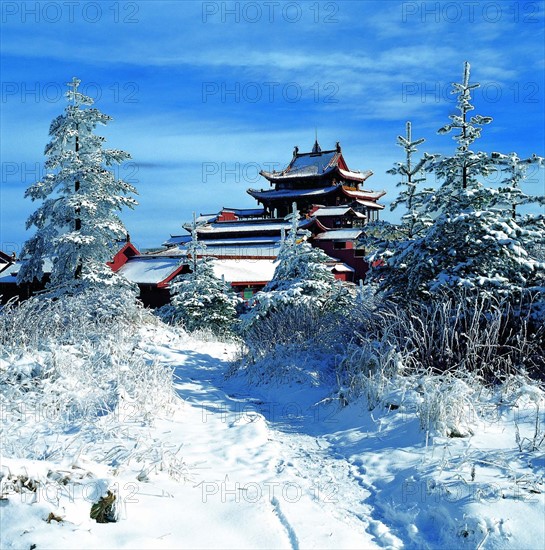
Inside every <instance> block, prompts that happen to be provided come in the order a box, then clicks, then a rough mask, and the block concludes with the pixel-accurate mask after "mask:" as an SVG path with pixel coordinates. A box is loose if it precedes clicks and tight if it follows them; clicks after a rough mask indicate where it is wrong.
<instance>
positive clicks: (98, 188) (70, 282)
mask: <svg viewBox="0 0 545 550" xmlns="http://www.w3.org/2000/svg"><path fill="white" fill-rule="evenodd" d="M79 84H80V80H78V79H77V78H74V79H73V80H72V82H70V83H69V84H68V86H69V91H68V92H67V93H66V97H67V99H68V101H69V105H68V106H67V107H66V109H65V112H64V114H62V115H60V116H58V117H57V118H55V119H54V120H53V122H52V123H51V126H50V129H49V135H50V136H51V141H50V143H49V144H48V145H47V146H46V148H45V155H46V156H47V157H48V160H47V161H46V163H45V167H46V169H47V170H48V173H47V174H46V175H45V176H44V178H43V179H42V180H41V181H38V182H37V183H35V184H33V185H31V186H30V187H29V188H28V189H27V191H26V193H25V197H30V198H31V199H32V200H33V201H42V204H41V205H40V206H39V207H38V209H37V210H36V211H35V212H34V214H32V215H31V216H30V217H29V219H28V221H27V229H29V228H30V227H32V226H34V227H36V232H35V234H34V235H33V236H32V237H31V238H30V239H29V240H28V241H27V242H26V243H25V245H24V247H23V254H22V257H23V265H22V267H21V270H20V271H19V275H18V282H19V283H20V282H24V281H29V282H31V281H33V280H34V279H37V280H41V279H42V277H43V264H44V260H46V259H47V258H49V259H50V260H51V261H52V272H51V279H50V281H49V283H48V287H49V289H50V290H51V291H53V290H55V291H57V292H60V293H67V292H68V293H71V292H75V291H76V290H78V289H79V290H81V289H84V288H89V287H90V286H95V285H97V284H99V285H105V284H107V285H111V284H113V283H119V284H123V283H124V281H123V280H122V278H121V277H120V276H117V275H115V274H114V273H113V272H112V270H111V269H110V268H109V267H108V266H107V265H106V262H107V261H108V260H110V259H111V257H112V254H113V253H115V251H116V246H117V242H118V241H119V240H121V239H125V237H126V235H127V231H126V229H125V227H124V226H123V223H122V222H121V220H120V219H119V217H118V212H119V211H121V210H122V209H123V207H129V208H133V207H134V206H135V205H136V204H137V203H136V201H135V200H134V198H132V197H131V195H132V194H135V193H136V189H135V188H134V187H133V186H132V185H130V184H128V183H127V182H125V181H123V180H121V179H116V177H115V176H114V174H113V173H112V172H111V171H110V170H109V168H110V167H111V166H112V165H114V164H120V163H122V162H124V161H125V160H127V159H130V158H131V157H130V155H129V154H128V153H126V152H124V151H121V150H118V149H103V143H104V138H103V137H100V136H97V135H95V134H94V130H95V128H96V127H97V125H99V124H102V125H106V124H107V123H108V122H109V121H110V120H111V117H109V116H107V115H105V114H103V113H101V112H100V111H99V110H98V109H95V108H84V106H90V105H92V104H93V100H92V99H91V98H90V97H87V96H85V95H83V94H82V93H80V92H79V91H78V86H79Z"/></svg>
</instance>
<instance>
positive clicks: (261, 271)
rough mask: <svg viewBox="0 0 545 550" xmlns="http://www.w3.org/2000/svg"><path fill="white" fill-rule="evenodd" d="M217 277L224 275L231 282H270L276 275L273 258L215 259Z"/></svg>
mask: <svg viewBox="0 0 545 550" xmlns="http://www.w3.org/2000/svg"><path fill="white" fill-rule="evenodd" d="M212 267H213V269H214V274H215V275H216V277H220V278H221V277H222V276H223V277H224V278H225V280H226V281H227V282H229V283H263V282H269V281H270V280H271V279H272V278H273V275H274V270H275V269H276V262H275V261H273V260H213V262H212Z"/></svg>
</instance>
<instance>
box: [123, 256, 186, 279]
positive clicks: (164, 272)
mask: <svg viewBox="0 0 545 550" xmlns="http://www.w3.org/2000/svg"><path fill="white" fill-rule="evenodd" d="M180 265H181V258H180V257H178V258H167V257H164V256H133V257H132V258H130V259H129V260H128V261H127V263H126V264H125V265H123V266H121V268H120V269H119V273H120V274H121V275H123V276H124V277H126V278H127V279H128V280H129V281H131V282H132V283H141V284H157V283H160V282H161V281H164V280H165V279H166V278H168V277H170V275H172V273H174V271H176V270H177V269H178V267H180Z"/></svg>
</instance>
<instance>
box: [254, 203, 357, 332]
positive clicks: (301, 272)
mask: <svg viewBox="0 0 545 550" xmlns="http://www.w3.org/2000/svg"><path fill="white" fill-rule="evenodd" d="M286 219H288V220H291V229H290V231H289V233H288V235H287V236H284V238H283V240H282V247H281V249H280V252H279V254H278V259H277V262H278V265H277V266H276V269H275V272H274V276H273V278H272V279H271V281H270V282H269V283H268V284H267V285H266V286H265V288H264V289H263V290H262V291H261V292H259V293H258V294H257V295H256V296H255V298H254V301H253V304H252V309H251V310H250V312H249V313H248V314H247V315H245V317H244V321H245V323H246V324H247V325H251V324H252V323H253V322H255V321H256V320H258V319H260V318H263V317H266V316H267V315H269V314H271V313H276V312H280V311H282V310H283V309H284V308H287V307H303V306H304V307H309V308H312V309H317V310H320V311H323V312H326V311H334V310H341V309H343V308H346V307H348V306H349V305H351V303H352V300H351V297H350V295H349V293H348V291H347V290H346V288H345V287H344V286H343V285H342V283H341V282H340V281H337V280H336V279H335V276H334V275H333V273H331V270H330V268H329V266H328V265H327V263H328V262H329V261H330V260H331V258H329V256H328V255H327V254H326V253H325V252H324V251H323V250H321V249H319V248H314V247H312V246H311V245H310V243H309V242H308V241H307V237H308V236H309V234H310V233H309V232H308V231H306V230H303V231H301V230H300V229H299V225H300V220H301V217H300V214H299V211H298V210H297V207H296V204H295V203H294V204H293V213H292V214H290V215H288V216H287V217H286Z"/></svg>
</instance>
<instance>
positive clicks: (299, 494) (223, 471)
mask: <svg viewBox="0 0 545 550" xmlns="http://www.w3.org/2000/svg"><path fill="white" fill-rule="evenodd" d="M215 351H219V349H217V350H215ZM214 355H216V357H213V356H212V355H210V354H200V353H188V352H184V351H181V352H180V354H179V355H178V356H177V357H176V355H175V356H174V357H172V358H171V359H172V360H173V362H175V363H176V364H178V365H179V367H178V368H177V370H176V374H177V376H178V381H177V384H176V388H177V391H178V393H179V395H180V397H181V398H182V399H183V400H184V413H183V417H184V418H183V420H182V425H183V428H182V431H183V434H184V438H185V441H186V442H187V443H186V444H185V445H184V451H183V454H184V460H186V461H187V462H188V464H189V466H190V469H191V471H192V473H193V475H194V477H195V484H194V489H195V490H198V491H200V495H201V497H202V504H203V506H204V508H206V511H208V512H213V511H214V510H217V507H220V506H221V507H222V508H223V511H222V514H224V513H228V514H231V513H232V514H233V515H238V516H239V517H240V521H243V522H244V525H245V526H246V525H248V523H249V522H252V523H253V522H255V523H256V524H257V525H258V526H259V527H258V531H259V532H258V537H257V538H252V539H248V542H247V544H248V545H249V546H252V547H258V548H272V547H281V548H293V549H298V548H358V549H359V548H377V547H384V546H389V547H395V546H397V545H396V544H395V543H396V540H395V538H393V537H391V536H389V535H388V532H387V529H386V528H385V527H384V526H383V525H381V524H380V523H379V522H377V521H374V520H369V519H368V518H369V517H370V509H369V506H368V505H366V504H365V500H366V499H367V498H368V497H369V492H368V491H367V490H366V489H365V488H364V487H363V486H362V485H361V484H359V483H358V482H357V480H356V479H355V478H354V477H353V474H352V466H351V465H350V464H349V463H348V462H347V461H346V460H344V459H342V458H341V457H338V456H337V457H336V456H333V455H332V449H331V446H330V445H329V444H328V443H327V441H326V440H325V439H323V438H322V437H315V436H312V435H307V434H304V433H299V432H298V431H297V430H296V428H297V427H298V428H301V427H304V425H305V424H304V422H303V424H302V426H301V417H300V415H298V414H297V413H298V412H299V407H298V406H295V404H294V403H293V402H292V403H287V404H285V403H284V404H282V403H279V402H278V403H275V404H274V405H276V406H272V405H271V403H264V402H261V401H260V400H258V399H252V398H251V397H246V398H245V397H240V396H239V395H236V396H235V395H233V394H231V395H228V394H227V393H226V392H225V390H223V389H221V386H225V382H224V380H223V375H224V372H225V367H226V365H222V363H221V359H218V357H217V356H218V355H219V354H218V353H215V354H214ZM165 359H167V358H165ZM246 391H247V390H246ZM263 412H264V413H265V414H263ZM310 420H311V421H312V420H314V419H313V418H311V419H310ZM291 421H293V422H291ZM292 424H295V428H294V426H293V425H292ZM204 508H203V512H205V510H204ZM206 515H208V516H209V517H210V520H212V518H213V513H212V514H206ZM210 529H211V530H213V527H212V525H211V526H210ZM252 536H253V535H252ZM218 543H219V545H220V546H223V545H222V543H221V539H218V542H217V543H216V545H218Z"/></svg>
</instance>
